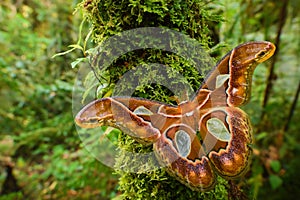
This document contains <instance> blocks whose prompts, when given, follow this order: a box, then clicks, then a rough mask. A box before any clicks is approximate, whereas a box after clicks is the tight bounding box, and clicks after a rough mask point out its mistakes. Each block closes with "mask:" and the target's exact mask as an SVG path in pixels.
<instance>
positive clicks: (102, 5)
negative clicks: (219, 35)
mask: <svg viewBox="0 0 300 200" xmlns="http://www.w3.org/2000/svg"><path fill="white" fill-rule="evenodd" d="M80 5H81V8H82V10H83V11H84V15H85V17H86V18H87V19H88V20H89V22H90V23H91V24H92V38H93V40H94V41H95V42H96V43H99V44H100V43H102V44H103V42H104V41H105V40H106V39H108V38H110V37H111V36H114V35H116V34H118V33H121V32H123V31H125V30H131V29H134V28H139V27H165V28H168V29H172V30H176V31H179V32H181V33H184V34H186V35H188V36H189V37H191V38H193V39H196V40H197V41H198V42H200V43H201V44H202V45H203V48H204V49H208V46H209V45H210V43H211V41H210V37H209V34H210V30H209V28H208V24H211V23H218V22H220V21H221V17H220V16H219V15H215V14H214V10H213V9H211V8H210V7H209V6H210V4H208V2H207V1H200V0H198V1H192V0H187V1H174V0H143V1H135V0H124V1H115V0H105V1H104V0H86V1H83V2H82V3H81V4H80ZM148 42H149V41H148ZM151 42H155V41H150V43H151ZM179 42H180V41H179ZM117 51H118V49H110V50H107V52H106V55H116V54H118V52H117ZM185 51H187V50H186V49H181V52H180V50H179V53H177V54H175V53H170V52H167V51H163V50H160V49H159V48H158V49H138V50H135V51H131V52H129V53H126V54H122V55H121V56H119V57H118V58H116V59H115V60H114V61H113V62H112V63H111V64H110V65H109V66H107V67H105V68H103V69H101V67H100V69H99V66H104V65H105V64H106V63H105V61H103V58H101V59H100V58H99V59H98V58H97V56H98V55H97V53H96V54H95V56H94V57H95V61H94V63H93V64H94V66H92V67H95V69H94V71H95V72H96V76H98V77H101V76H103V74H105V78H106V80H108V81H107V83H108V84H110V86H108V87H110V88H111V85H112V84H115V83H117V82H118V81H119V79H120V77H122V78H123V80H125V82H126V77H125V75H124V74H126V72H128V71H129V70H130V73H131V74H130V78H131V79H134V78H137V80H136V81H132V80H131V81H127V82H126V83H127V84H118V86H119V87H115V88H114V95H119V94H124V91H125V90H133V91H134V92H133V93H132V94H133V96H139V97H143V98H147V99H155V100H158V101H162V102H166V103H172V104H176V98H174V96H177V98H181V99H186V98H187V96H191V94H185V93H184V91H185V90H180V91H170V90H169V89H168V88H166V87H164V86H163V85H162V84H147V83H149V80H150V79H152V80H153V77H155V80H157V82H158V83H160V82H163V81H164V79H165V78H166V77H169V78H170V81H169V83H168V86H170V87H171V88H182V87H181V85H182V84H183V85H188V87H189V89H190V91H191V92H193V91H196V90H197V88H198V87H199V86H200V84H201V82H202V81H203V79H204V77H205V75H206V74H207V72H208V69H211V67H212V66H209V65H207V66H205V64H204V66H201V67H202V68H201V74H199V69H197V67H195V66H194V64H195V63H193V62H192V61H191V60H192V59H193V58H192V59H191V60H186V59H185V58H184V57H182V56H180V53H183V52H185ZM205 59H207V58H204V61H203V60H202V61H201V63H207V62H206V61H205ZM95 63H96V64H95ZM99 63H101V65H100V64H99ZM149 63H160V64H163V65H165V66H166V70H165V71H164V72H165V74H160V72H159V70H158V73H155V70H153V65H149ZM208 63H209V62H208ZM139 66H142V68H141V67H139ZM198 67H199V66H198ZM145 71H146V72H149V74H152V76H151V75H149V74H147V76H143V74H144V73H145ZM150 72H151V73H150ZM178 74H180V76H179V75H178ZM124 77H125V78H124ZM172 78H173V79H172ZM150 81H151V80H150ZM133 82H134V83H135V82H137V83H138V87H136V85H133V84H131V83H133ZM184 87H185V86H184ZM175 93H176V94H175ZM178 96H179V97H178ZM99 97H102V95H100V96H99ZM118 146H119V149H120V153H119V155H118V156H117V163H116V168H117V169H122V170H118V171H117V173H118V174H120V176H121V177H120V181H119V190H120V191H121V192H122V195H121V197H118V198H121V199H134V200H137V199H227V191H226V185H227V182H226V181H225V180H224V179H222V178H220V177H218V183H217V185H216V187H215V189H214V190H211V191H209V192H205V193H204V192H195V191H192V190H190V189H189V188H187V187H186V186H184V185H182V184H181V183H179V182H178V181H177V180H175V179H174V178H173V177H171V176H170V175H169V174H168V173H166V172H165V170H164V169H155V166H157V163H156V162H157V161H156V160H155V159H154V158H152V157H151V158H149V160H145V162H144V164H142V165H139V166H136V165H135V164H134V163H135V158H134V154H133V156H132V155H131V156H128V155H127V154H126V153H124V152H126V151H127V152H135V153H142V152H151V151H152V146H143V145H142V144H139V143H138V142H136V141H134V140H133V139H132V138H130V137H129V136H127V135H125V134H121V135H120V136H119V142H118ZM139 163H141V162H140V161H139ZM135 168H136V169H135ZM140 169H143V170H144V171H147V172H144V173H142V172H139V170H140ZM145 169H149V170H145ZM150 169H151V170H150ZM128 171H129V172H128ZM130 171H134V172H135V173H132V172H130ZM136 172H138V173H136Z"/></svg>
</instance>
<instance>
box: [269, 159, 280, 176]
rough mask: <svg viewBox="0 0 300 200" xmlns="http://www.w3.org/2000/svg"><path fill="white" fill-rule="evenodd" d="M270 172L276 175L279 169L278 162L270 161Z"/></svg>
mask: <svg viewBox="0 0 300 200" xmlns="http://www.w3.org/2000/svg"><path fill="white" fill-rule="evenodd" d="M270 165H271V168H272V170H273V171H274V172H275V173H278V172H279V171H280V169H281V164H280V162H279V161H278V160H272V162H271V163H270Z"/></svg>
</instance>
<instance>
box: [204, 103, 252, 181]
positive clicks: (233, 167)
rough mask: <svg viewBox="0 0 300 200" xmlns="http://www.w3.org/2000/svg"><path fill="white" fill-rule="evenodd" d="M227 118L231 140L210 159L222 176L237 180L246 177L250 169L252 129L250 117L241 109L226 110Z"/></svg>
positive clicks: (210, 155)
mask: <svg viewBox="0 0 300 200" xmlns="http://www.w3.org/2000/svg"><path fill="white" fill-rule="evenodd" d="M224 111H225V113H226V117H225V119H222V120H224V121H223V123H224V124H225V125H226V127H227V128H228V130H229V132H230V134H231V139H230V141H229V142H228V145H227V146H226V147H225V148H224V147H222V148H220V149H216V150H215V151H211V152H210V153H209V154H208V155H209V159H210V161H211V163H212V165H213V166H214V168H215V169H216V171H217V172H218V174H220V175H221V176H223V177H225V178H230V179H232V178H237V177H240V176H242V175H244V174H245V173H246V172H247V170H248V167H249V163H250V156H251V155H252V150H251V148H250V147H249V144H251V143H252V128H251V124H250V121H249V118H248V116H247V115H246V113H245V112H244V111H242V110H241V109H239V108H234V107H226V108H224Z"/></svg>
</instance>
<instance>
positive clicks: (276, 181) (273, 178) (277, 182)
mask: <svg viewBox="0 0 300 200" xmlns="http://www.w3.org/2000/svg"><path fill="white" fill-rule="evenodd" d="M269 182H270V184H271V187H272V189H273V190H275V189H277V188H278V187H280V186H281V185H282V182H283V181H282V179H281V178H280V177H279V176H277V175H274V174H271V175H270V177H269Z"/></svg>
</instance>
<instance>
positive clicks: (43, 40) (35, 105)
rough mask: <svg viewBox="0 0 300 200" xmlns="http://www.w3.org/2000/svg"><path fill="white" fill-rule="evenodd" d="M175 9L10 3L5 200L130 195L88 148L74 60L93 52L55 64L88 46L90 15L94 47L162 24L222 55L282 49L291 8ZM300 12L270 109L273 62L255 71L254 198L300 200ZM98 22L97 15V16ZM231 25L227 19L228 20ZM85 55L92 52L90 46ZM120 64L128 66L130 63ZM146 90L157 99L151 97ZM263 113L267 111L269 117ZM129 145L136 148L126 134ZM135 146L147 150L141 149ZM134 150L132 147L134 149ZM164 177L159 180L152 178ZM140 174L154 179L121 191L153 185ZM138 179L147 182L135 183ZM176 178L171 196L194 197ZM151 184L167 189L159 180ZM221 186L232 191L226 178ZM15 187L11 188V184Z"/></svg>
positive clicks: (2, 161) (0, 125)
mask: <svg viewBox="0 0 300 200" xmlns="http://www.w3.org/2000/svg"><path fill="white" fill-rule="evenodd" d="M141 2H142V3H141ZM170 2H171V1H168V0H162V1H153V0H152V1H150V0H149V1H133V0H130V1H100V0H98V1H97V0H96V1H94V0H85V1H83V2H79V0H78V1H76V0H74V1H67V2H66V1H62V0H51V1H50V0H46V1H38V0H27V1H12V0H2V1H1V2H0V25H1V26H0V44H1V47H2V48H1V51H0V102H1V104H0V192H1V193H0V199H111V198H116V199H117V198H119V197H120V194H119V193H120V192H118V190H117V187H118V186H117V178H118V176H117V175H115V174H114V173H113V171H112V170H111V169H109V168H107V167H105V166H103V165H102V164H101V163H100V162H98V161H97V160H96V159H95V158H93V157H91V156H90V154H89V152H87V151H86V150H85V148H84V146H83V145H82V144H81V140H80V139H79V137H78V135H77V132H76V129H75V127H74V123H73V115H72V107H71V106H72V105H71V104H72V90H73V84H74V83H73V82H74V78H75V76H76V72H77V71H76V69H72V68H71V63H72V62H73V61H75V60H76V59H78V58H84V57H85V56H86V55H85V53H86V52H82V51H73V52H72V53H68V54H66V55H64V56H58V57H55V59H51V57H52V56H53V55H54V54H56V53H58V52H65V51H67V50H68V46H69V45H70V44H79V45H82V46H84V45H85V44H82V42H81V40H79V38H80V37H81V35H80V34H81V33H79V32H80V31H79V29H80V28H79V27H80V22H81V21H82V16H83V18H87V19H89V20H90V22H92V24H91V29H90V30H92V32H91V33H92V39H93V42H94V43H99V42H102V41H104V40H105V39H107V38H109V37H110V36H113V35H114V34H116V33H118V32H120V31H123V30H128V29H131V28H134V27H138V26H158V25H160V26H165V27H169V28H172V29H174V30H180V31H182V32H183V33H185V34H187V35H189V36H190V37H192V38H196V39H197V40H199V41H200V42H201V43H202V44H204V46H205V48H211V52H212V55H213V56H216V57H217V58H220V57H221V56H222V55H224V53H226V52H227V51H228V50H230V49H231V48H233V47H235V46H236V45H238V44H240V43H242V42H246V41H249V40H270V41H272V42H275V41H276V37H277V36H278V29H279V28H278V27H279V24H280V23H281V22H282V17H283V15H282V8H283V4H282V2H285V1H267V0H250V1H248V0H247V1H246V0H235V1H230V0H218V1H215V2H214V3H210V4H207V1H195V3H191V2H192V1H187V2H189V3H190V6H191V7H192V8H194V9H191V7H189V6H187V5H188V4H185V3H183V2H182V1H178V2H177V3H176V4H174V5H171V4H170ZM197 2H198V3H197ZM78 3H79V8H80V9H78V11H77V13H76V14H75V15H73V14H72V12H73V11H74V8H75V7H76V5H77V4H78ZM199 8H200V9H199ZM202 8H204V9H202ZM81 9H84V10H85V11H84V13H81ZM298 10H299V2H298V1H297V0H289V1H288V6H287V10H286V15H285V16H286V19H285V21H284V22H283V27H282V32H281V35H280V44H279V46H278V47H277V48H278V50H279V54H278V57H277V60H276V63H275V69H274V70H275V76H274V77H273V79H272V83H273V87H272V90H271V92H270V98H269V100H268V102H267V104H266V106H265V107H263V106H262V102H263V101H264V91H265V88H266V85H267V78H266V77H268V74H269V73H270V71H269V69H270V68H269V66H270V65H271V61H269V62H267V63H266V64H264V65H261V66H259V67H258V68H257V70H256V71H255V74H254V77H253V89H252V99H251V101H250V102H249V104H248V105H247V106H245V107H244V109H245V110H246V112H247V113H248V114H249V116H250V118H251V121H252V123H253V125H254V137H255V145H254V146H253V148H254V157H253V164H252V168H251V170H250V172H249V174H247V175H246V177H245V180H244V181H242V184H241V185H245V184H247V185H246V187H243V188H242V189H243V191H244V193H246V194H247V196H249V198H254V199H256V198H257V199H282V198H284V199H293V198H295V197H298V196H299V189H298V188H299V187H300V181H299V180H300V179H299V173H298V168H299V167H300V157H299V155H300V144H299V141H300V136H299V134H298V133H299V131H300V125H299V123H298V122H299V120H300V102H299V99H298V102H297V106H296V108H295V110H294V113H293V115H292V118H291V121H289V122H288V129H286V128H284V127H285V126H286V124H287V119H288V116H289V113H290V109H291V105H292V103H293V101H294V98H295V95H296V90H297V85H298V83H299V74H300V68H299V65H300V60H299V58H300V23H299V22H300V16H299V12H298ZM95 16H96V18H93V17H95ZM133 16H134V17H133ZM222 18H223V19H224V20H225V21H224V22H222V23H220V20H221V19H222ZM120 19H122V20H120ZM99 24H102V25H103V26H99ZM86 26H87V23H85V24H83V26H82V27H81V28H82V30H81V31H82V33H83V35H88V33H89V31H90V30H88V27H86ZM78 40H79V43H78ZM95 46H96V45H95ZM78 49H79V48H78ZM82 49H83V51H84V50H85V47H84V48H82ZM278 50H277V51H278ZM149 53H153V52H149ZM156 53H157V52H156ZM166 56H167V57H168V56H170V57H172V56H175V55H166ZM138 57H139V52H137V54H135V55H134V56H133V57H132V60H129V62H128V63H126V64H129V65H127V67H133V66H134V63H135V62H136V61H137V60H138ZM161 58H164V59H156V61H165V59H166V57H164V56H162V57H161ZM136 59H137V60H136ZM151 59H152V60H151ZM176 59H179V60H180V59H182V58H176ZM153 60H155V59H153V57H150V56H149V57H148V61H151V62H153ZM79 61H83V60H78V62H79ZM116 62H117V64H120V65H122V64H124V63H122V62H124V60H122V58H121V59H119V60H117V61H116ZM139 62H142V61H139ZM180 63H181V65H180V66H179V68H177V67H178V66H177V65H176V64H175V65H173V66H174V68H175V69H181V68H182V67H183V68H184V67H186V66H188V63H185V61H183V60H180ZM187 68H188V67H187ZM110 70H115V69H114V68H111V69H110ZM124 72H125V71H121V70H115V71H114V72H113V73H112V74H113V75H114V77H111V80H110V81H111V82H108V83H112V82H113V81H116V80H118V77H120V76H121V75H122V74H123V73H124ZM188 72H190V73H191V74H189V73H188ZM184 73H186V74H184V76H187V77H189V82H190V83H192V85H193V86H194V87H196V86H198V85H199V84H200V82H201V80H202V78H203V77H202V78H201V77H198V78H196V79H193V78H192V76H195V74H196V72H195V71H189V70H185V71H184ZM106 89H107V90H106V91H105V92H104V93H102V94H101V93H99V96H103V95H105V94H106V95H108V94H109V92H111V90H112V89H113V85H111V87H110V85H108V87H107V88H106ZM145 90H146V91H154V92H152V93H151V92H146V93H145V92H144V91H145ZM163 92H166V89H165V88H161V87H160V86H147V87H144V88H140V90H136V95H139V96H143V95H144V96H143V97H146V98H151V99H157V100H161V101H165V102H171V103H172V102H174V99H172V98H169V96H168V95H170V94H171V93H166V94H165V95H161V94H163ZM159 95H161V96H159ZM158 97H159V98H158ZM262 112H265V113H266V116H265V117H264V118H263V119H262V118H261V114H262ZM123 140H128V141H127V142H129V141H131V140H130V138H126V137H125V136H124V137H123ZM131 142H132V141H131ZM129 144H132V146H135V145H137V147H138V144H136V143H130V142H129ZM135 147H136V146H135ZM124 148H129V146H128V145H127V146H126V145H125V144H124ZM130 148H132V147H130ZM10 169H12V172H11V173H10V172H9V171H10ZM163 173H164V172H162V175H163V176H164V174H163ZM156 175H157V174H155V173H154V174H152V175H150V179H151V176H152V177H154V176H156ZM136 176H138V177H136ZM140 176H144V175H136V174H125V175H123V176H122V178H121V179H120V183H121V187H120V189H121V190H122V191H127V192H130V191H131V190H132V191H131V192H135V191H136V190H135V189H136V188H135V187H137V186H145V182H143V180H148V179H147V178H146V177H143V178H142V179H139V177H140ZM12 177H13V178H12ZM148 178H149V177H148ZM156 178H157V177H156ZM161 178H162V177H160V178H159V179H161ZM130 179H132V180H141V182H139V183H136V184H133V183H131V184H133V185H127V186H126V184H128V180H130ZM150 179H149V180H150ZM169 181H170V182H169V183H171V182H172V183H173V184H175V185H172V186H170V187H169V189H170V190H173V191H174V190H175V191H176V192H178V193H177V194H180V195H183V196H185V195H186V194H188V195H190V196H192V195H194V194H192V192H191V191H186V190H184V189H182V188H181V189H179V190H178V188H180V186H179V185H180V184H179V183H178V184H177V183H176V181H175V180H172V179H169ZM149 182H150V184H157V182H155V181H153V180H152V179H151V181H149ZM220 182H221V183H222V184H223V185H226V183H225V182H224V180H220ZM8 183H10V184H8ZM13 183H14V184H13ZM222 184H221V186H222ZM8 185H10V187H7V186H8ZM1 186H2V187H1ZM166 186H168V185H166ZM166 186H164V187H166ZM221 186H220V187H221ZM173 187H174V188H173ZM175 188H176V189H175ZM216 190H220V191H221V192H220V193H218V192H215V193H211V195H212V196H210V197H211V198H214V199H216V198H219V199H221V198H222V196H213V195H216V194H222V192H224V191H223V190H224V188H219V187H217V189H216ZM152 192H153V193H151V194H149V195H150V196H151V195H152V196H151V198H154V196H155V195H157V194H159V193H160V194H161V195H163V194H166V195H167V194H170V193H168V192H167V190H165V191H161V188H155V190H153V191H152ZM175 194H176V193H175ZM230 195H231V196H233V197H234V196H235V195H234V194H229V197H230ZM200 196H201V194H200ZM200 196H199V198H200ZM149 198H150V197H149Z"/></svg>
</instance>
